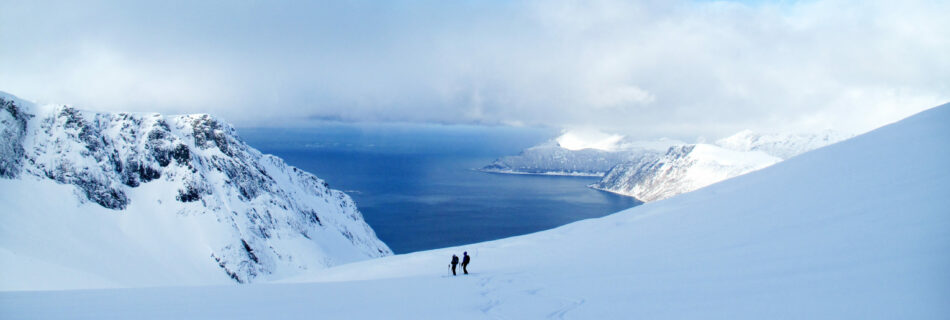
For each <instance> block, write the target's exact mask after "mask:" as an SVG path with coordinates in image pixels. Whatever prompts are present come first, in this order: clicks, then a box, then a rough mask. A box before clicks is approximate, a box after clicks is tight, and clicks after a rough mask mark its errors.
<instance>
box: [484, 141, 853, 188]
mask: <svg viewBox="0 0 950 320" xmlns="http://www.w3.org/2000/svg"><path fill="white" fill-rule="evenodd" d="M848 137H850V135H847V134H842V133H838V132H834V131H830V130H829V131H824V132H821V133H817V134H806V133H800V134H791V133H769V134H763V133H756V132H753V131H751V130H743V131H740V132H739V133H736V134H734V135H732V136H729V137H726V138H723V139H720V140H718V141H716V142H715V143H714V144H706V143H696V144H687V143H685V142H682V141H677V140H672V139H660V140H652V141H651V140H645V141H643V140H635V139H632V138H629V137H624V136H622V135H617V134H606V133H602V132H597V131H566V132H564V133H563V134H562V135H561V136H558V137H557V138H555V139H553V140H551V141H548V142H546V143H544V144H541V145H538V146H534V147H531V148H527V149H525V150H523V151H522V152H521V153H520V154H519V155H516V156H507V157H502V158H499V159H496V160H495V161H494V162H493V163H492V164H490V165H487V166H485V167H483V168H482V169H481V170H482V171H485V172H494V173H507V174H537V175H562V176H587V177H600V178H601V180H600V181H598V182H597V183H594V184H591V185H590V187H591V188H594V189H598V190H603V191H607V192H613V193H617V194H621V195H625V196H630V197H634V198H636V199H637V200H640V201H644V202H649V201H656V200H661V199H666V198H669V197H671V196H674V195H677V194H680V193H684V192H689V191H692V190H696V189H699V188H701V187H704V186H708V185H710V184H713V183H716V182H719V181H722V180H725V179H729V178H732V177H735V176H738V175H742V174H745V173H748V172H751V171H754V170H758V169H762V168H765V167H767V166H770V165H772V164H775V163H777V162H779V161H782V160H784V159H788V158H791V157H793V156H795V155H798V154H801V153H803V152H806V151H809V150H813V149H817V148H820V147H823V146H826V145H828V144H831V143H834V142H838V141H841V140H844V139H846V138H848Z"/></svg>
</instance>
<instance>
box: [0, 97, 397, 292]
mask: <svg viewBox="0 0 950 320" xmlns="http://www.w3.org/2000/svg"><path fill="white" fill-rule="evenodd" d="M0 137H2V142H0V177H2V178H3V179H0V201H2V203H3V210H2V213H0V261H3V270H4V271H3V273H4V275H5V276H4V277H3V278H2V279H3V280H2V281H0V287H2V288H6V289H10V288H17V287H18V286H19V284H22V283H31V285H30V287H29V288H31V289H36V288H42V287H43V286H44V284H45V283H55V282H59V281H62V282H61V283H59V284H57V285H60V286H61V285H62V283H77V286H80V287H86V285H84V284H80V283H79V282H92V283H96V284H97V285H98V286H136V285H172V284H178V285H184V284H204V283H228V282H233V281H237V282H242V283H243V282H253V281H258V280H259V279H278V278H282V277H286V276H291V275H294V274H297V273H300V272H302V271H304V270H310V269H321V268H326V267H329V266H333V265H336V264H340V263H346V262H352V261H357V260H363V259H368V258H375V257H381V256H386V255H390V254H391V251H390V250H389V248H388V247H387V246H386V245H385V244H384V243H382V242H381V241H380V240H379V239H378V238H376V235H375V233H374V232H373V230H372V229H371V228H370V227H369V225H367V224H366V223H365V222H364V220H363V217H362V215H361V214H360V212H359V210H357V208H356V206H355V204H354V203H353V201H352V200H351V199H350V197H349V196H347V195H346V194H344V193H343V192H340V191H337V190H332V189H330V188H329V187H328V185H327V183H326V182H324V181H323V180H321V179H319V178H317V177H315V176H313V175H311V174H309V173H307V172H304V171H301V170H299V169H297V168H294V167H291V166H288V165H287V164H286V163H284V161H282V160H281V159H279V158H277V157H274V156H271V155H264V154H261V153H260V152H258V151H257V150H255V149H253V148H251V147H249V146H248V145H247V144H245V143H244V142H243V141H241V140H240V138H238V135H237V133H236V132H235V130H234V129H233V128H232V127H231V126H229V125H228V124H226V123H224V122H222V121H220V120H218V119H215V118H214V117H211V116H209V115H204V114H196V115H180V116H163V115H159V114H130V113H115V114H110V113H96V112H89V111H82V110H78V109H76V108H73V107H69V106H55V105H47V106H36V105H34V104H32V103H29V102H27V101H23V100H21V99H17V98H15V97H13V96H10V95H8V94H2V95H0ZM21 272H22V273H23V274H28V275H29V276H25V275H23V274H21ZM37 278H38V279H37ZM67 286H68V285H67Z"/></svg>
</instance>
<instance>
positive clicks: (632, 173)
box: [591, 144, 781, 202]
mask: <svg viewBox="0 0 950 320" xmlns="http://www.w3.org/2000/svg"><path fill="white" fill-rule="evenodd" d="M779 161H781V159H779V158H776V157H773V156H770V155H767V154H765V153H762V152H759V151H749V152H739V151H732V150H727V149H724V148H720V147H717V146H714V145H709V144H693V145H684V146H678V147H672V148H670V149H669V151H667V152H666V154H664V155H663V156H660V157H657V158H654V159H646V160H645V161H629V162H625V163H622V164H619V165H617V166H615V167H614V168H612V169H611V170H610V171H609V172H607V174H606V175H605V176H604V177H603V179H601V180H600V181H599V182H597V183H595V184H593V185H591V187H592V188H595V189H599V190H604V191H609V192H614V193H619V194H623V195H628V196H632V197H634V198H637V200H640V201H643V202H650V201H657V200H662V199H666V198H669V197H672V196H675V195H677V194H681V193H686V192H689V191H693V190H696V189H699V188H702V187H705V186H708V185H711V184H713V183H716V182H719V181H722V180H725V179H729V178H732V177H735V176H738V175H741V174H745V173H747V172H751V171H754V170H758V169H762V168H765V167H767V166H770V165H772V164H775V163H777V162H779Z"/></svg>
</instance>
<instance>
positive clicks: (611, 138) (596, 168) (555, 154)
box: [481, 130, 683, 177]
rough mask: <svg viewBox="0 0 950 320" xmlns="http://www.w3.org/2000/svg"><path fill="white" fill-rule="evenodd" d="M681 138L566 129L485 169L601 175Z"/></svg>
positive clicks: (656, 153)
mask: <svg viewBox="0 0 950 320" xmlns="http://www.w3.org/2000/svg"><path fill="white" fill-rule="evenodd" d="M680 144H683V142H680V141H676V140H671V139H661V140H656V141H636V140H632V139H629V138H626V137H624V136H622V135H616V134H606V133H602V132H598V131H578V130H574V131H566V132H564V133H562V134H561V135H560V136H558V137H557V138H555V139H552V140H551V141H548V142H545V143H543V144H540V145H537V146H534V147H530V148H527V149H524V150H523V151H522V152H521V153H520V154H518V155H515V156H506V157H501V158H498V159H496V160H495V161H494V162H492V163H491V164H489V165H487V166H485V167H482V168H481V170H482V171H485V172H494V173H507V174H537V175H561V176H587V177H603V176H604V175H605V174H606V173H607V172H608V171H610V169H611V168H613V167H614V166H616V165H617V164H620V163H624V162H631V161H644V160H650V159H654V158H657V157H659V155H661V154H662V153H663V152H664V151H666V150H667V149H668V148H670V147H671V146H675V145H680Z"/></svg>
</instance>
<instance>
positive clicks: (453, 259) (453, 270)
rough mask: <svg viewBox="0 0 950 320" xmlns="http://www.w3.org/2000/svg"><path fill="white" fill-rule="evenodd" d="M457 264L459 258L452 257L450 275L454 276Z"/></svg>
mask: <svg viewBox="0 0 950 320" xmlns="http://www.w3.org/2000/svg"><path fill="white" fill-rule="evenodd" d="M457 264H459V256H457V255H454V254H453V255H452V275H453V276H454V275H455V265H457Z"/></svg>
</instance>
